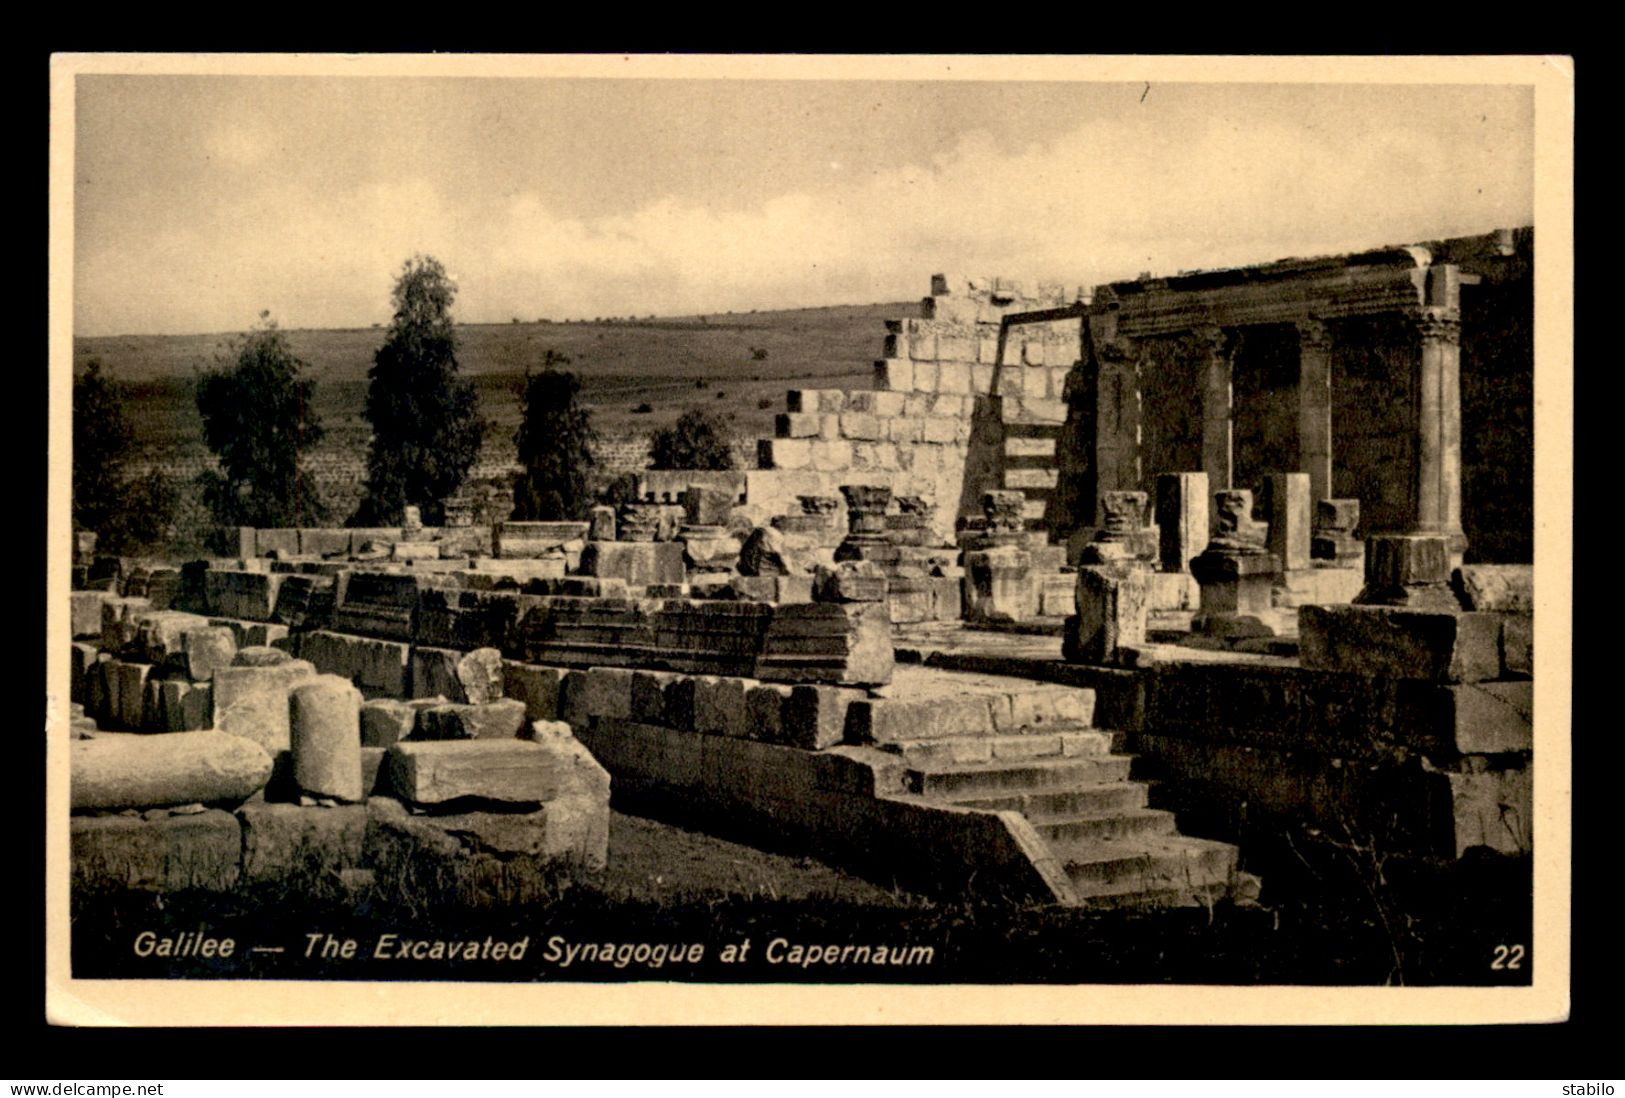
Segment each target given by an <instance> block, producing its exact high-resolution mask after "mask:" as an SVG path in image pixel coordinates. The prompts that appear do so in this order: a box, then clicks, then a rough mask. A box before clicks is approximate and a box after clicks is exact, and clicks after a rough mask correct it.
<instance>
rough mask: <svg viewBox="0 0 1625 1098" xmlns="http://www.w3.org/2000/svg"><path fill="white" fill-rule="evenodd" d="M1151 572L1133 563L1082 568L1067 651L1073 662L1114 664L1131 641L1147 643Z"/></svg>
mask: <svg viewBox="0 0 1625 1098" xmlns="http://www.w3.org/2000/svg"><path fill="white" fill-rule="evenodd" d="M1150 587H1151V585H1150V582H1149V574H1148V573H1146V572H1143V571H1141V570H1140V569H1137V568H1134V567H1132V566H1113V565H1084V566H1083V567H1080V568H1079V569H1078V583H1077V607H1078V612H1077V616H1076V617H1075V618H1073V619H1069V620H1068V622H1067V636H1066V644H1065V646H1064V647H1065V651H1064V652H1063V655H1064V656H1065V657H1066V659H1067V660H1069V661H1071V662H1073V663H1093V664H1107V665H1109V664H1114V663H1117V662H1119V659H1120V658H1121V649H1122V648H1123V647H1124V646H1127V645H1139V644H1144V643H1145V639H1146V619H1147V613H1148V611H1149V609H1150V603H1151V590H1150Z"/></svg>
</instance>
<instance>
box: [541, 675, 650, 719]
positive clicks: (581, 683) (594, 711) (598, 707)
mask: <svg viewBox="0 0 1625 1098" xmlns="http://www.w3.org/2000/svg"><path fill="white" fill-rule="evenodd" d="M559 704H560V710H559V719H560V720H563V721H566V722H568V723H569V724H571V725H574V726H576V727H578V728H580V727H585V726H586V725H588V724H589V723H591V722H592V720H593V718H595V717H597V718H614V719H618V720H625V719H627V718H629V717H630V716H631V715H632V669H631V668H628V667H592V668H588V669H587V670H585V671H578V672H576V673H575V674H573V675H571V676H570V677H569V678H568V679H567V680H565V682H564V684H563V687H562V688H561V691H560V697H559Z"/></svg>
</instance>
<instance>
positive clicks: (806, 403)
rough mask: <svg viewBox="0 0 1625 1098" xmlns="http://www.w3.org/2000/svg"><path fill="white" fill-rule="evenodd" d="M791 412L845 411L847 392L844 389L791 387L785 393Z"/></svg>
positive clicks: (786, 404) (786, 403)
mask: <svg viewBox="0 0 1625 1098" xmlns="http://www.w3.org/2000/svg"><path fill="white" fill-rule="evenodd" d="M784 403H785V410H786V411H790V412H843V411H845V410H846V392H845V390H842V389H791V390H790V391H789V392H787V393H785V395H784Z"/></svg>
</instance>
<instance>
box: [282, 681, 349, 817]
mask: <svg viewBox="0 0 1625 1098" xmlns="http://www.w3.org/2000/svg"><path fill="white" fill-rule="evenodd" d="M288 723H289V727H290V728H291V730H292V744H293V775H294V781H295V782H296V783H297V784H298V786H299V788H300V789H302V790H304V791H305V792H306V793H309V794H310V795H311V796H314V797H331V798H333V799H335V800H340V801H346V802H350V803H355V802H358V801H360V800H361V799H362V798H363V797H364V796H365V793H366V791H365V790H364V789H362V787H361V691H359V690H357V689H356V688H355V686H354V685H353V684H352V683H351V682H350V680H349V679H347V678H345V677H343V676H342V675H321V676H318V677H317V678H316V679H315V680H313V681H311V682H309V683H306V684H304V685H303V686H297V687H295V688H294V689H293V690H292V691H291V692H290V693H289V694H288Z"/></svg>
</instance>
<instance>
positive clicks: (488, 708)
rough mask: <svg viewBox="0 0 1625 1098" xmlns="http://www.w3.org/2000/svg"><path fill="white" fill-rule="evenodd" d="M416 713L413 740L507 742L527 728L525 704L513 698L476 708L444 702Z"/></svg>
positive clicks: (476, 706) (419, 708)
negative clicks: (505, 740) (504, 740)
mask: <svg viewBox="0 0 1625 1098" xmlns="http://www.w3.org/2000/svg"><path fill="white" fill-rule="evenodd" d="M416 709H417V724H416V727H415V728H414V730H413V732H412V739H414V740H503V739H510V740H511V739H513V738H514V737H516V736H519V735H520V734H521V733H523V732H524V731H525V729H526V728H527V727H528V726H529V724H530V722H529V721H528V720H527V719H526V717H525V703H524V702H522V701H520V700H519V699H517V698H499V699H498V700H496V701H492V702H485V703H482V704H479V705H467V704H459V703H455V702H445V703H442V704H439V705H427V706H422V707H416Z"/></svg>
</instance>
